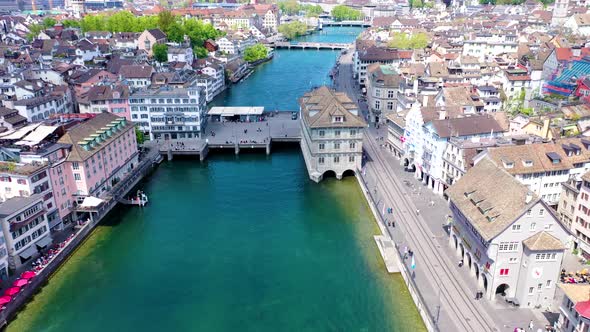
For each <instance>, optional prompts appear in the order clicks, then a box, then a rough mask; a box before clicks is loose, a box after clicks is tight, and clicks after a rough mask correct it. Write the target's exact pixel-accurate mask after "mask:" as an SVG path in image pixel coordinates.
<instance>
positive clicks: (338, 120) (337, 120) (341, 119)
mask: <svg viewBox="0 0 590 332" xmlns="http://www.w3.org/2000/svg"><path fill="white" fill-rule="evenodd" d="M343 121H344V117H342V116H339V115H338V116H335V117H334V122H343Z"/></svg>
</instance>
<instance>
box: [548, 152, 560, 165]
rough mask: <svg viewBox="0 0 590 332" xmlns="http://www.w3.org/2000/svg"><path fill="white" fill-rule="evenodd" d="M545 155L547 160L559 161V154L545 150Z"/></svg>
mask: <svg viewBox="0 0 590 332" xmlns="http://www.w3.org/2000/svg"><path fill="white" fill-rule="evenodd" d="M547 157H549V160H551V163H553V164H559V163H560V162H561V156H560V155H558V154H557V153H555V152H547Z"/></svg>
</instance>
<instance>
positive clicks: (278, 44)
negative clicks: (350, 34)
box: [273, 42, 351, 50]
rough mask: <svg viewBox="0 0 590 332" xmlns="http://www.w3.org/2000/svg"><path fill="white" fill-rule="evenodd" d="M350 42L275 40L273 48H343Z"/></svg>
mask: <svg viewBox="0 0 590 332" xmlns="http://www.w3.org/2000/svg"><path fill="white" fill-rule="evenodd" d="M350 45H351V44H347V43H311V42H301V43H290V42H275V43H274V45H273V46H274V48H287V49H302V50H304V49H306V48H310V49H316V50H343V49H347V48H349V47H350Z"/></svg>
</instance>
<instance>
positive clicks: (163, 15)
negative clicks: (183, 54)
mask: <svg viewBox="0 0 590 332" xmlns="http://www.w3.org/2000/svg"><path fill="white" fill-rule="evenodd" d="M175 22H176V17H175V16H174V15H172V13H171V12H170V11H169V10H164V11H161V12H159V13H158V26H159V27H160V30H162V31H164V32H165V33H168V29H169V28H170V26H171V25H172V24H173V23H175Z"/></svg>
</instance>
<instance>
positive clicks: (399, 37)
mask: <svg viewBox="0 0 590 332" xmlns="http://www.w3.org/2000/svg"><path fill="white" fill-rule="evenodd" d="M388 46H389V47H391V48H398V49H402V50H409V49H414V50H415V49H421V48H425V47H426V46H428V36H427V35H426V34H425V33H423V32H419V33H417V34H414V35H408V34H407V33H402V32H398V33H395V34H394V35H393V38H392V39H391V41H389V43H388Z"/></svg>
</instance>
